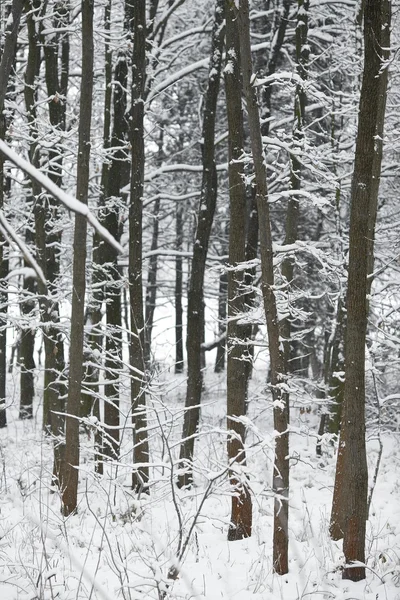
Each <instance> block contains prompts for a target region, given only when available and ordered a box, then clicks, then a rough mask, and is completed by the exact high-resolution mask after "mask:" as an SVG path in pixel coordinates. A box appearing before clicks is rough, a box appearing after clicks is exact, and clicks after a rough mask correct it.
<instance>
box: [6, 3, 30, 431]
mask: <svg viewBox="0 0 400 600" xmlns="http://www.w3.org/2000/svg"><path fill="white" fill-rule="evenodd" d="M23 7H24V0H13V4H12V8H11V19H7V27H6V31H5V41H4V46H3V47H2V48H1V49H0V52H1V61H0V140H4V138H5V130H6V123H5V115H4V112H3V111H4V101H5V98H6V94H7V89H8V81H9V77H10V73H11V69H12V65H13V63H14V59H15V54H16V50H17V39H18V31H19V23H20V20H21V15H22V10H23ZM4 162H5V161H4V156H3V155H2V154H1V155H0V210H1V211H2V210H3V208H4V196H5V172H4ZM4 250H5V239H4V238H3V236H1V239H0V270H1V272H0V275H1V281H2V284H1V288H2V289H1V291H0V306H1V308H0V311H1V312H0V315H1V319H0V323H1V331H0V428H2V427H6V425H7V416H6V362H7V358H6V349H7V329H6V325H7V317H6V314H7V294H6V293H5V292H6V291H5V289H4V287H5V284H4V279H5V277H6V275H7V271H8V268H7V261H6V259H5V255H4Z"/></svg>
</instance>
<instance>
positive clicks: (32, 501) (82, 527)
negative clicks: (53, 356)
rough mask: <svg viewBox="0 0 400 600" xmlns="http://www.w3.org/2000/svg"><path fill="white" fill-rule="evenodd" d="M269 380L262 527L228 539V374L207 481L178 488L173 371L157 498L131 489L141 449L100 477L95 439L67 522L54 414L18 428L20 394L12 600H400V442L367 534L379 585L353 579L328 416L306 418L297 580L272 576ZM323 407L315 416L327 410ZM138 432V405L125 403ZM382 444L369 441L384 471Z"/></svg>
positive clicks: (256, 497)
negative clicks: (336, 521)
mask: <svg viewBox="0 0 400 600" xmlns="http://www.w3.org/2000/svg"><path fill="white" fill-rule="evenodd" d="M264 381H265V370H264V369H263V368H257V370H256V372H255V374H254V377H253V381H252V383H251V390H250V396H249V397H250V403H249V434H248V444H247V445H248V457H249V461H248V462H249V471H250V473H251V477H250V481H251V488H252V492H253V509H254V530H253V536H252V537H251V538H250V539H247V540H243V541H240V542H229V543H228V542H227V528H228V523H229V517H230V502H229V500H230V499H229V487H228V482H227V478H226V458H225V439H226V437H225V436H226V426H225V418H224V413H225V381H224V374H221V375H215V374H214V373H212V372H211V369H210V372H209V373H207V376H206V392H205V394H204V409H203V412H202V427H201V435H200V437H199V440H198V441H197V442H196V476H195V481H196V485H195V487H194V488H193V489H192V490H191V491H182V490H178V489H176V487H175V486H174V485H173V480H174V477H175V476H176V472H175V471H174V467H173V464H174V461H175V459H176V457H177V450H178V441H179V434H180V429H181V424H182V414H183V412H182V411H183V404H184V396H185V378H184V377H183V376H175V375H173V374H172V372H171V373H169V372H165V373H164V372H160V373H158V375H157V378H156V379H155V381H154V384H153V386H152V393H151V395H150V396H149V405H150V406H149V421H150V426H151V432H150V439H151V464H152V468H151V477H152V486H151V494H150V495H149V496H146V495H142V496H141V497H140V498H137V497H135V496H134V495H133V494H132V492H131V491H130V487H129V483H130V476H131V446H132V443H131V439H130V433H125V434H124V437H123V441H122V456H121V463H120V464H119V465H109V466H107V468H106V469H105V475H104V476H102V477H99V476H97V475H96V474H95V473H94V469H93V439H92V437H90V436H88V435H87V434H83V433H82V438H81V439H82V456H81V477H80V488H79V510H78V513H77V514H76V515H74V516H70V517H68V518H64V517H62V516H61V514H60V498H59V496H58V494H57V493H51V490H50V481H51V470H52V449H51V444H50V442H49V441H48V440H47V439H46V438H45V437H44V436H43V434H42V432H41V410H40V406H39V408H38V410H37V411H35V418H34V419H33V420H32V421H23V422H21V421H18V419H17V416H18V411H17V400H18V395H17V393H16V392H10V402H11V403H12V406H11V407H10V409H9V410H8V420H9V425H8V428H7V429H6V430H2V431H1V432H0V460H1V466H0V600H34V599H46V600H53V599H56V598H57V599H59V600H72V599H78V598H85V599H92V600H94V599H95V598H99V599H100V598H104V599H107V600H116V599H119V598H122V599H124V600H139V599H143V598H155V599H157V598H158V599H160V600H161V598H164V597H171V598H175V597H176V598H204V599H207V600H225V599H235V600H247V599H249V600H250V599H252V600H275V599H276V600H278V599H279V600H281V599H284V600H295V599H298V598H299V599H300V598H304V599H308V598H313V599H315V600H318V599H319V598H320V599H327V600H328V599H329V600H330V599H338V600H339V599H340V600H342V599H343V600H344V599H346V600H353V599H357V600H363V599H366V600H396V599H400V433H399V434H398V433H383V434H382V441H383V445H384V453H383V458H382V462H381V465H380V470H379V476H378V480H377V485H376V488H375V490H374V495H373V499H372V505H371V511H370V513H371V514H370V520H369V522H368V528H367V565H368V569H367V580H366V581H363V582H360V583H352V582H349V581H342V579H341V567H342V565H343V555H342V551H341V543H337V542H332V541H331V540H330V538H329V535H328V525H329V516H330V508H331V500H332V491H333V482H334V468H335V453H334V448H333V447H332V445H331V443H330V442H329V440H326V443H325V444H324V453H323V456H322V458H318V457H317V456H316V452H315V444H316V433H315V432H316V427H317V423H318V417H317V415H316V414H315V413H316V411H315V410H312V411H311V412H310V413H307V412H303V411H300V409H299V408H298V407H294V408H293V409H292V431H293V432H292V434H291V493H290V572H289V574H288V575H287V576H284V577H279V576H277V575H274V574H273V572H272V510H273V498H272V494H271V488H270V486H271V479H272V458H273V427H272V414H271V408H270V401H269V397H268V394H267V393H266V392H265V385H264ZM314 408H315V407H314ZM124 411H125V412H126V415H127V422H129V419H128V415H129V409H128V405H127V404H126V406H124V405H122V412H124ZM377 452H378V443H377V441H376V438H375V436H374V434H373V432H369V436H368V457H369V465H370V475H371V478H372V475H373V473H374V469H375V464H376V460H377ZM188 534H190V538H189V540H188V544H187V551H186V553H185V556H184V558H183V560H182V564H181V565H180V575H179V578H178V579H177V580H176V581H171V580H170V579H168V578H167V575H168V571H169V569H170V567H171V566H172V565H174V564H176V562H175V557H176V554H177V552H178V548H179V545H180V544H182V543H185V542H186V541H187V536H188Z"/></svg>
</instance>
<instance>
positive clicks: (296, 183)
mask: <svg viewBox="0 0 400 600" xmlns="http://www.w3.org/2000/svg"><path fill="white" fill-rule="evenodd" d="M309 4H310V3H309V0H298V3H297V23H296V70H297V74H298V75H299V77H301V80H302V82H304V83H305V81H306V79H307V69H308V56H309V53H310V50H309V46H308V9H309ZM306 102H307V97H306V92H305V86H304V84H303V83H298V84H297V85H296V91H295V100H294V126H293V146H294V150H295V151H296V152H300V151H301V150H302V149H303V148H304V126H305V111H306ZM300 187H301V162H300V160H299V159H298V158H297V156H296V154H291V156H290V190H291V191H292V192H293V193H292V195H291V196H290V198H289V202H288V208H287V213H286V226H285V242H284V243H285V245H286V244H287V245H289V244H294V243H295V242H296V240H297V237H298V226H299V211H300V203H299V196H298V195H296V194H295V192H296V191H299V190H300ZM282 276H283V278H284V281H285V284H286V297H287V312H288V313H289V317H287V318H285V319H284V321H283V323H282V326H281V329H282V334H283V337H284V340H285V341H284V354H285V362H286V370H287V371H288V372H289V371H290V372H294V371H296V370H297V369H296V367H298V366H299V365H298V363H299V361H298V360H296V355H295V346H294V343H293V342H292V340H291V339H290V338H291V330H292V324H291V321H292V319H291V316H290V312H291V306H290V296H291V290H292V288H293V284H294V281H293V277H294V258H293V257H291V256H287V257H285V260H284V261H283V263H282ZM305 375H306V374H305Z"/></svg>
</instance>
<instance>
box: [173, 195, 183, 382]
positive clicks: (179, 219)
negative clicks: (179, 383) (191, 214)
mask: <svg viewBox="0 0 400 600" xmlns="http://www.w3.org/2000/svg"><path fill="white" fill-rule="evenodd" d="M175 218H176V250H177V252H178V253H179V252H182V244H183V208H182V205H181V204H180V203H179V202H178V203H177V205H176V215H175ZM182 280H183V259H182V256H180V255H179V254H178V255H177V257H176V259H175V348H176V350H175V373H183V368H184V361H183V308H182Z"/></svg>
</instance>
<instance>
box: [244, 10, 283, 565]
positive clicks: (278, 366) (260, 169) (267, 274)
mask: <svg viewBox="0 0 400 600" xmlns="http://www.w3.org/2000/svg"><path fill="white" fill-rule="evenodd" d="M237 14H238V26H239V40H240V60H241V67H242V78H243V90H244V95H245V99H246V106H247V115H248V123H249V131H250V141H251V151H252V156H253V164H254V174H255V186H256V197H257V208H258V218H259V236H260V256H261V289H262V296H263V304H264V312H265V318H266V322H267V331H268V343H269V357H270V373H271V375H270V377H271V391H272V399H273V407H274V428H275V431H276V438H275V462H274V474H273V484H272V487H273V490H274V494H275V501H274V540H273V566H274V570H275V571H276V573H278V574H279V575H284V574H285V573H287V571H288V516H289V502H288V499H289V460H288V457H289V431H288V405H289V397H288V393H287V391H286V388H285V385H284V382H285V361H284V356H283V352H282V350H281V344H280V331H279V321H278V312H277V306H276V298H275V291H274V284H275V276H274V265H273V248H272V235H271V221H270V215H269V206H268V187H267V172H266V165H265V160H264V151H263V145H262V137H261V122H260V112H259V107H258V99H257V92H256V89H255V87H254V86H253V84H252V73H253V69H252V57H251V46H250V19H249V3H248V0H240V4H239V9H238V13H237Z"/></svg>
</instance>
